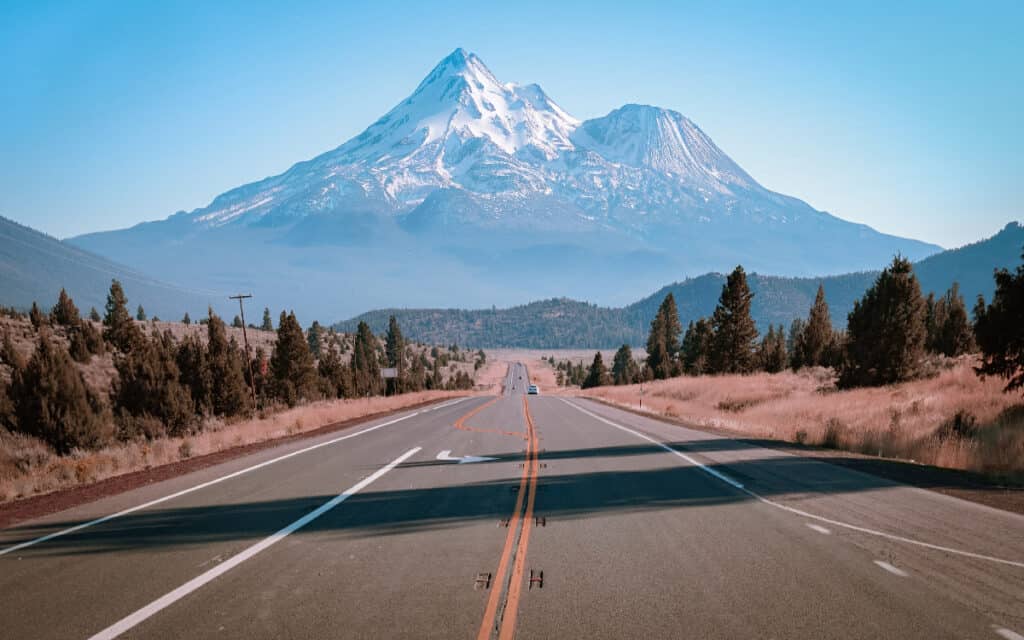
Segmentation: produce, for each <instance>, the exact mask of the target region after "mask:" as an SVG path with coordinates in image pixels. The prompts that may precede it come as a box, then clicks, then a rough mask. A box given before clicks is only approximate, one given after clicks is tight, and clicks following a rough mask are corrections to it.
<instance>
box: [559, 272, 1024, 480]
mask: <svg viewBox="0 0 1024 640" xmlns="http://www.w3.org/2000/svg"><path fill="white" fill-rule="evenodd" d="M995 282H996V289H995V293H994V296H993V300H992V301H991V303H989V304H986V303H985V301H984V300H983V299H982V298H981V297H980V296H979V298H978V300H977V302H976V304H975V306H974V310H973V315H974V319H973V322H972V320H971V319H970V317H969V314H968V312H967V308H966V305H965V303H964V300H963V298H962V296H961V295H960V293H959V289H958V287H957V285H956V284H954V285H953V287H952V288H951V289H950V290H949V291H947V292H946V293H945V295H943V296H941V297H939V298H935V297H934V296H931V295H929V296H928V297H927V298H926V297H923V296H922V295H921V288H920V286H919V284H918V281H917V278H916V277H915V275H914V272H913V268H912V266H911V264H910V263H909V261H907V260H904V259H902V258H899V257H897V258H895V259H894V260H893V262H892V263H891V264H890V265H889V266H888V267H886V268H885V269H884V270H883V271H882V272H881V273H880V274H879V275H878V277H877V278H876V280H875V281H874V283H873V284H872V286H871V287H870V288H869V289H868V290H867V291H866V292H865V293H864V295H863V296H862V297H861V298H860V299H859V300H857V301H856V302H855V303H854V306H853V310H852V311H851V312H850V313H849V315H848V317H847V324H846V329H845V331H836V330H834V329H833V325H832V320H831V317H830V313H829V309H828V305H827V304H826V302H825V294H824V289H823V288H821V287H819V289H818V294H817V297H816V299H815V302H814V304H813V305H812V306H811V308H810V310H809V312H808V315H807V318H806V319H798V320H795V321H794V322H793V323H792V325H791V326H790V327H789V328H788V331H787V330H786V329H785V328H784V327H782V326H778V327H771V328H770V329H769V330H768V331H767V332H766V333H765V334H764V335H759V334H758V332H757V330H756V327H755V325H754V322H753V320H752V319H751V317H750V303H751V299H752V297H753V294H752V293H751V292H750V289H749V288H748V287H747V283H746V274H745V273H744V271H743V268H742V267H737V268H736V270H734V271H733V272H732V273H731V274H730V275H729V277H728V278H727V281H726V283H725V285H723V287H722V294H721V297H720V299H719V303H718V306H717V307H716V309H715V311H714V313H713V314H712V315H711V316H710V317H707V318H702V319H699V320H697V321H694V322H691V323H690V324H689V325H688V327H687V328H686V330H685V331H683V330H682V327H681V326H680V323H679V319H678V313H677V311H676V305H675V300H674V299H673V297H672V294H671V293H670V294H669V295H667V296H666V297H665V299H664V300H663V302H662V304H661V307H660V308H659V310H658V313H657V315H656V316H655V318H654V320H653V321H652V322H651V327H650V333H649V336H648V340H647V358H646V360H643V361H641V360H639V359H636V358H634V357H633V356H632V354H631V350H630V348H629V346H628V345H623V347H621V348H620V349H619V351H618V352H617V353H616V354H615V358H614V360H613V362H612V366H611V368H610V369H608V368H607V366H606V364H605V362H604V358H603V357H602V356H601V354H600V353H597V354H596V355H595V357H594V360H593V361H592V362H591V363H590V366H589V367H584V366H583V365H582V364H581V363H575V364H574V363H573V362H571V361H554V360H553V359H552V360H551V361H550V364H551V365H552V366H553V367H554V368H555V370H556V372H557V373H556V375H557V378H558V381H559V384H561V385H569V386H573V385H575V386H579V387H580V388H582V389H586V390H587V394H588V395H592V396H594V397H598V398H601V399H604V400H607V401H610V402H614V403H617V404H621V405H624V406H630V407H639V405H640V400H641V393H640V385H641V383H643V385H644V388H643V395H642V400H643V408H644V409H645V410H647V411H652V412H657V413H660V414H662V415H665V416H668V417H671V418H683V419H685V420H687V421H689V422H693V423H695V424H697V425H698V426H708V427H714V428H721V429H726V430H729V431H732V432H737V433H740V434H743V435H750V436H755V437H766V438H773V439H780V440H786V441H790V442H796V443H800V444H813V445H821V446H825V447H831V448H837V449H845V450H850V451H856V452H860V453H866V454H871V455H878V456H888V457H898V458H904V459H908V460H914V461H917V462H922V463H928V464H934V465H938V466H944V467H951V468H957V469H965V470H971V471H979V472H983V473H986V474H989V475H994V476H999V477H1007V478H1009V477H1012V478H1014V479H1017V480H1019V479H1022V478H1024V404H1022V403H1021V398H1020V395H1019V394H1017V393H1015V392H1016V391H1017V390H1020V389H1022V388H1024V265H1022V266H1020V267H1018V268H1017V270H1016V272H1015V273H1013V272H1009V271H1006V270H1001V271H998V272H997V273H996V274H995Z"/></svg>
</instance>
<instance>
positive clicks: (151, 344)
mask: <svg viewBox="0 0 1024 640" xmlns="http://www.w3.org/2000/svg"><path fill="white" fill-rule="evenodd" d="M128 309H129V307H128V300H127V297H126V295H125V292H124V289H123V288H122V286H121V284H120V283H119V282H118V281H117V280H114V281H113V282H112V283H111V286H110V291H109V293H108V295H107V303H106V307H105V309H104V314H103V315H102V316H101V315H100V314H99V312H98V311H96V309H92V310H91V311H90V313H89V314H88V316H87V318H82V316H81V313H80V311H79V309H78V308H77V307H76V306H75V303H74V301H73V300H72V299H71V297H70V296H68V295H67V292H66V291H64V290H63V289H62V290H61V292H60V294H59V296H58V299H57V302H56V304H55V305H54V306H53V308H52V310H51V311H50V312H49V313H48V314H47V313H44V312H43V311H42V310H41V309H40V308H39V306H38V305H37V304H33V306H32V309H31V310H30V311H29V313H28V319H29V321H30V323H31V326H32V328H33V331H34V332H35V336H34V338H35V346H34V349H33V352H32V353H31V355H30V356H29V357H27V358H24V357H23V356H22V355H21V354H19V352H18V350H17V349H16V348H15V345H14V342H13V340H12V337H11V335H10V334H9V332H7V331H5V332H4V335H3V339H2V344H0V362H2V363H3V364H5V365H7V367H8V368H9V370H10V381H9V383H4V382H3V381H2V380H0V426H3V427H5V428H7V429H8V430H10V431H13V432H21V433H26V434H29V435H32V436H36V437H39V438H40V439H42V440H44V441H45V442H47V443H49V444H50V445H51V446H52V447H53V448H54V449H55V450H56V451H57V452H58V453H62V454H63V453H68V452H70V451H71V450H73V449H75V448H97V447H101V446H104V445H106V444H109V443H111V442H113V441H116V440H131V439H136V438H147V439H152V438H157V437H161V436H165V435H169V436H180V435H185V434H189V433H195V432H197V431H199V430H201V429H203V428H204V425H205V424H206V423H207V421H208V419H210V418H218V419H227V420H230V419H233V418H236V417H239V416H244V415H251V414H253V413H254V412H255V411H257V410H267V409H272V408H274V407H275V406H288V407H293V406H295V405H297V404H299V403H302V402H307V401H312V400H318V399H322V398H354V397H365V396H371V395H382V394H396V393H406V392H412V391H420V390H424V389H469V388H472V386H473V380H472V378H471V377H470V376H469V374H468V373H466V372H465V371H463V370H462V369H459V368H458V367H456V366H455V365H454V364H450V362H451V358H452V357H453V356H454V357H455V358H459V357H464V356H461V354H460V353H459V352H458V348H457V347H454V345H453V347H454V349H455V352H454V353H453V352H448V353H445V354H442V353H440V352H438V351H437V350H436V349H435V351H434V352H433V353H434V355H435V357H434V358H433V359H432V360H431V359H428V358H427V357H426V354H425V353H424V351H423V349H419V350H418V351H417V349H414V347H413V345H411V344H408V343H407V342H406V341H405V339H404V337H403V336H402V332H401V328H400V327H399V326H398V323H397V322H396V321H394V319H392V322H391V324H390V326H389V328H388V332H387V335H386V338H385V340H384V344H383V345H382V344H381V341H380V340H378V339H377V337H376V336H375V335H374V334H373V333H372V332H371V331H370V327H369V326H368V325H367V324H365V323H360V324H359V326H358V328H357V330H356V332H355V335H354V336H351V337H349V336H345V335H342V334H338V333H336V332H334V331H333V330H329V329H328V330H325V329H324V328H323V327H321V326H320V325H319V323H317V322H314V323H313V324H312V325H311V327H310V329H309V330H308V331H304V330H303V328H302V326H301V325H300V324H299V322H298V320H297V319H296V317H295V313H294V312H288V313H286V312H284V311H282V312H281V314H280V317H279V320H278V325H277V328H276V341H275V343H274V346H273V348H272V350H271V352H270V353H269V354H268V353H266V352H265V351H264V350H263V349H262V348H257V349H256V350H255V353H254V354H252V355H249V354H247V353H246V352H245V350H244V349H243V348H242V347H241V346H240V345H239V344H238V343H237V341H236V340H235V338H234V337H229V335H228V333H229V332H228V331H227V328H226V324H225V323H224V321H223V320H222V319H221V318H220V317H218V316H217V315H216V314H215V313H214V312H213V310H212V309H209V310H208V315H207V317H206V318H203V319H202V321H201V322H202V324H203V325H205V332H206V336H205V337H206V339H205V341H204V340H202V339H201V338H200V337H199V335H197V334H194V333H190V334H188V335H186V336H184V337H183V338H180V339H178V338H176V337H175V336H174V334H173V333H172V332H171V330H170V329H166V330H164V331H163V332H161V331H160V330H159V329H158V328H157V326H156V325H155V324H150V325H149V328H148V330H147V325H146V324H145V323H144V322H143V321H141V319H143V318H145V311H144V310H143V309H142V307H141V306H139V307H138V308H137V309H136V312H135V314H134V317H133V315H132V314H131V313H130V312H129V310H128ZM186 317H187V314H186ZM155 320H156V319H155V318H154V321H155ZM232 324H233V325H234V326H240V325H241V321H240V320H238V319H236V321H235V322H233V323H232ZM268 326H269V327H270V330H274V329H273V327H272V326H271V323H270V312H269V309H267V310H265V312H264V318H263V326H262V327H261V328H264V329H266V328H267V327H268ZM106 353H109V354H110V356H111V358H112V362H113V367H114V370H115V372H116V376H114V379H113V382H112V384H111V385H110V390H109V392H108V393H106V394H104V393H101V392H99V391H97V390H96V389H95V388H93V386H91V385H90V384H89V383H88V382H87V381H86V377H85V375H84V374H83V372H82V370H81V369H80V368H79V367H76V366H75V363H76V362H77V363H87V362H89V361H90V360H91V359H92V357H93V356H95V355H102V354H106ZM343 355H347V361H346V360H345V359H343V357H342V356H343ZM442 356H444V357H442ZM483 357H484V356H483V355H482V353H481V354H477V362H480V361H481V359H482V358H483ZM385 366H386V367H391V368H394V369H396V371H397V377H395V378H391V379H388V380H386V381H385V380H384V379H383V378H382V376H381V368H382V367H385ZM477 366H479V365H477ZM446 368H447V371H446ZM254 396H255V403H254Z"/></svg>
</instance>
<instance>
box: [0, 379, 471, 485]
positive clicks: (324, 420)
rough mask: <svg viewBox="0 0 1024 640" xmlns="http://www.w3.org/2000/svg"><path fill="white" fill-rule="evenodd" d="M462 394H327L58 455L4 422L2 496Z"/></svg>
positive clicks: (0, 452) (78, 481)
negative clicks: (179, 432) (185, 430)
mask: <svg viewBox="0 0 1024 640" xmlns="http://www.w3.org/2000/svg"><path fill="white" fill-rule="evenodd" d="M459 395H465V394H460V393H458V392H452V391H421V392H418V393H407V394H404V395H400V396H391V397H388V398H384V397H373V398H360V399H352V400H324V401H321V402H314V403H310V404H308V405H304V406H300V407H296V408H294V409H288V410H286V411H281V412H279V413H275V414H272V415H269V416H266V417H262V418H253V419H248V420H242V421H239V422H233V423H230V424H223V423H210V424H208V425H207V427H206V430H205V431H203V432H201V433H199V434H196V435H192V436H186V437H183V438H162V439H159V440H154V441H149V442H129V443H119V444H115V445H111V446H108V447H105V448H103V449H100V450H98V451H75V452H73V453H72V454H70V455H67V456H57V455H55V454H54V453H53V451H52V450H51V449H50V448H49V447H48V446H46V444H44V443H43V442H42V441H40V440H38V439H36V438H33V437H30V436H26V435H22V434H17V433H10V432H8V431H6V430H4V429H2V428H0V502H8V501H11V500H16V499H18V498H24V497H28V496H33V495H38V494H42V493H48V492H51V491H55V490H58V489H64V488H68V487H72V486H76V485H80V484H88V483H91V482H96V481H98V480H103V479H104V478H109V477H112V476H116V475H120V474H123V473H129V472H132V471H139V470H141V469H148V468H150V467H155V466H159V465H164V464H168V463H172V462H177V461H179V460H184V459H186V458H190V457H194V456H201V455H205V454H208V453H216V452H218V451H223V450H225V449H230V448H232V447H238V446H243V445H247V444H254V443H258V442H264V441H266V440H273V439H276V438H281V437H284V436H289V435H294V434H297V433H302V432H306V431H313V430H315V429H319V428H320V427H323V426H326V425H328V424H332V423H335V422H341V421H344V420H351V419H355V418H361V417H364V416H367V415H370V414H374V413H379V412H382V411H394V410H398V409H402V408H404V407H408V406H410V405H414V404H417V403H420V402H425V401H427V400H438V399H442V398H449V397H457V396H459Z"/></svg>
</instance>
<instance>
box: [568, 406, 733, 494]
mask: <svg viewBox="0 0 1024 640" xmlns="http://www.w3.org/2000/svg"><path fill="white" fill-rule="evenodd" d="M562 400H563V402H565V403H566V404H568V405H569V406H570V407H572V408H573V409H576V410H577V411H582V412H583V413H585V414H587V415H588V416H590V417H591V418H594V419H595V420H600V421H601V422H603V423H605V424H607V425H609V426H612V427H615V428H616V429H620V430H622V431H625V432H627V433H632V434H633V435H634V436H636V437H638V438H642V439H644V440H646V441H648V442H650V443H651V444H656V445H658V446H659V447H661V448H662V449H664V450H665V451H668V452H669V453H671V454H673V455H676V456H678V457H680V458H682V459H683V460H686V461H687V462H689V463H690V464H692V465H693V466H695V467H697V468H698V469H700V470H701V471H704V472H706V473H708V474H710V475H713V476H714V477H716V478H718V479H719V480H721V481H722V482H724V483H726V484H730V485H732V486H733V487H735V488H737V489H741V490H742V489H743V485H742V484H740V483H739V482H737V481H735V480H733V479H732V478H730V477H729V476H727V475H725V474H724V473H720V472H718V471H715V470H714V469H712V468H711V467H708V466H706V465H703V464H701V463H700V462H698V461H696V460H694V459H693V458H691V457H690V456H688V455H686V454H685V453H683V452H681V451H676V450H675V449H673V448H672V447H670V446H668V445H667V444H665V443H664V442H661V441H659V440H655V439H654V438H652V437H650V436H648V435H646V434H643V433H640V432H639V431H634V430H632V429H630V428H629V427H624V426H622V425H621V424H616V423H614V422H612V421H611V420H606V419H604V418H602V417H601V416H599V415H597V414H596V413H592V412H590V411H587V410H586V409H584V408H583V407H581V406H579V405H576V404H573V403H572V402H569V401H568V400H565V399H564V398H563V399H562Z"/></svg>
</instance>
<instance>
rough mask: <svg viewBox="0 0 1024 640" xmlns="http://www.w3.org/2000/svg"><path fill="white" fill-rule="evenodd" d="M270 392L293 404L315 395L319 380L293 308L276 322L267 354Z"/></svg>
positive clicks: (317, 390) (318, 387)
mask: <svg viewBox="0 0 1024 640" xmlns="http://www.w3.org/2000/svg"><path fill="white" fill-rule="evenodd" d="M270 377H271V392H272V393H273V395H274V397H276V398H278V399H279V400H282V401H283V402H285V403H286V404H287V405H288V406H289V407H294V406H295V405H296V404H298V403H299V402H300V401H302V400H311V399H313V398H315V397H316V396H317V393H318V392H319V389H320V385H319V384H318V379H317V373H316V367H315V365H314V362H313V354H311V353H310V352H309V344H308V343H307V342H306V336H305V335H304V334H303V332H302V327H301V326H300V325H299V321H298V320H297V319H296V318H295V312H294V311H293V312H291V313H289V314H287V315H286V314H285V312H284V311H282V312H281V318H280V321H279V322H278V325H277V342H276V343H275V344H274V353H273V354H272V355H271V356H270Z"/></svg>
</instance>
